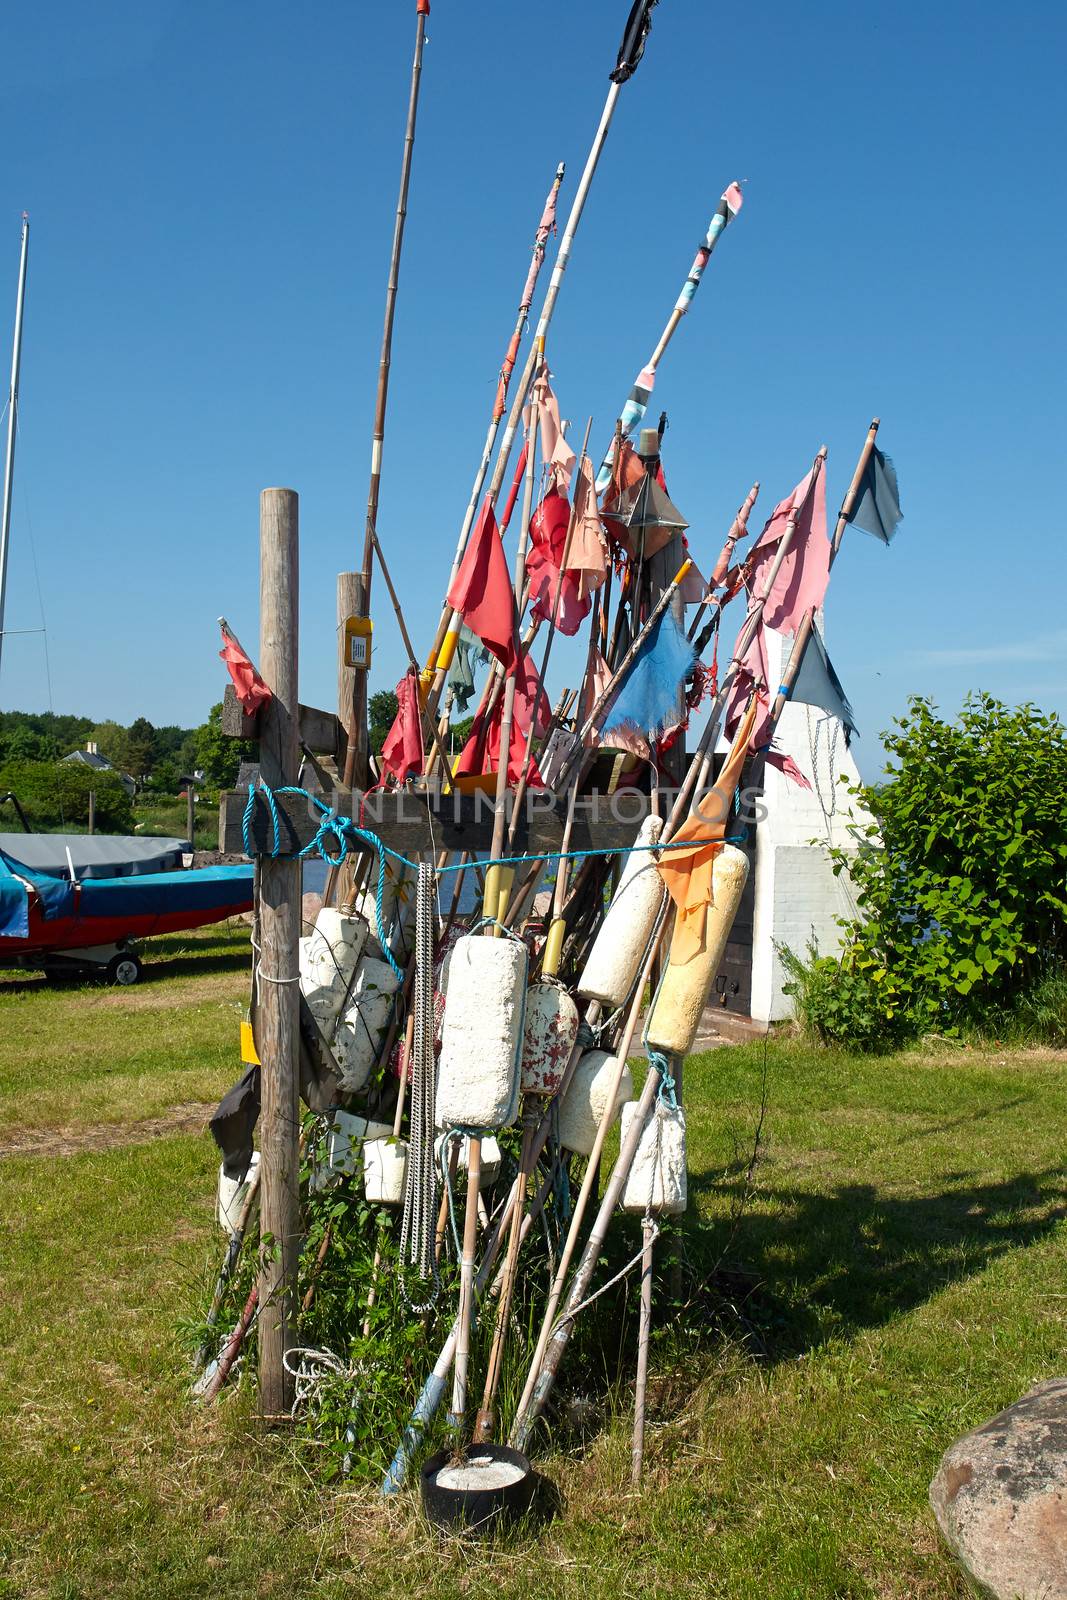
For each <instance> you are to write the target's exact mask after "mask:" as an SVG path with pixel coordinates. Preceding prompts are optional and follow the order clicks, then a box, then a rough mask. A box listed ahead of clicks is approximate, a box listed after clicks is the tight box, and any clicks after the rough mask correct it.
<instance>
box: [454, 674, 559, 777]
mask: <svg viewBox="0 0 1067 1600" xmlns="http://www.w3.org/2000/svg"><path fill="white" fill-rule="evenodd" d="M503 715H504V696H503V694H501V695H499V696H498V697H497V702H496V705H495V706H494V707H493V712H492V715H491V716H488V717H486V716H484V715H482V716H477V717H475V719H474V725H473V727H472V728H471V732H470V738H469V739H468V740H467V742H466V744H465V745H464V746H463V750H462V752H461V753H460V758H459V761H458V762H457V764H456V776H457V777H466V776H469V775H472V774H476V773H482V772H495V771H499V768H500V724H501V722H502V720H503ZM535 715H536V717H537V728H536V730H535V737H536V736H537V735H539V734H542V733H543V732H544V731H545V729H546V728H547V727H548V724H549V719H550V718H551V715H552V708H551V706H550V705H549V703H548V696H547V695H546V694H545V692H544V690H543V689H542V688H541V687H540V685H539V684H538V681H537V672H536V670H535V668H534V666H533V664H532V663H531V662H530V661H529V660H528V658H526V657H523V659H522V661H521V663H520V666H519V670H518V673H517V675H516V679H515V706H514V710H513V711H512V716H511V741H510V745H511V748H510V750H509V751H508V783H509V784H512V785H514V784H516V783H518V781H519V774H520V772H521V771H522V764H523V760H524V758H525V755H526V740H527V737H528V735H529V732H530V722H531V719H532V718H533V717H534V716H535ZM526 784H527V787H528V788H530V789H543V788H544V780H543V779H542V777H541V774H540V772H539V771H538V768H537V762H536V761H535V760H534V759H533V758H532V757H531V760H530V766H529V769H528V771H527V774H526Z"/></svg>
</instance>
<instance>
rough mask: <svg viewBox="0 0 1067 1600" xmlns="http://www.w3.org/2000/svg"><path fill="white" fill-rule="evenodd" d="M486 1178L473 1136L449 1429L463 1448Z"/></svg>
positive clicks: (476, 1138) (476, 1137)
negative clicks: (476, 1253)
mask: <svg viewBox="0 0 1067 1600" xmlns="http://www.w3.org/2000/svg"><path fill="white" fill-rule="evenodd" d="M481 1174H482V1136H481V1134H480V1133H472V1134H470V1135H469V1138H468V1141H467V1209H466V1211H465V1213H464V1217H463V1257H462V1260H461V1262H460V1270H459V1314H458V1318H457V1321H458V1324H459V1329H458V1334H457V1338H456V1365H455V1371H454V1373H453V1379H452V1410H451V1412H450V1413H449V1418H448V1426H449V1427H450V1428H451V1429H452V1431H453V1433H454V1434H455V1435H456V1445H457V1447H458V1448H461V1447H462V1444H463V1418H464V1414H465V1412H466V1409H467V1378H468V1372H469V1367H470V1353H471V1322H472V1320H473V1317H474V1251H475V1246H476V1244H477V1241H478V1189H479V1185H480V1182H481Z"/></svg>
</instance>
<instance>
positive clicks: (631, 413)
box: [596, 182, 744, 494]
mask: <svg viewBox="0 0 1067 1600" xmlns="http://www.w3.org/2000/svg"><path fill="white" fill-rule="evenodd" d="M743 199H744V196H743V195H742V193H741V185H740V184H739V183H736V182H735V183H731V184H730V186H729V188H728V189H727V190H726V191H725V192H724V194H723V196H722V199H721V200H720V201H719V204H718V207H717V208H716V210H715V213H714V215H713V216H712V219H711V221H710V222H709V223H708V228H707V232H706V234H705V235H704V240H703V243H702V244H701V245H700V247H699V249H698V250H697V253H696V255H695V256H694V258H693V265H692V266H691V267H690V268H689V272H688V274H687V276H686V280H685V282H684V283H683V284H682V288H681V292H680V294H679V295H678V298H677V300H676V301H675V302H674V309H673V310H672V312H671V314H670V316H669V317H668V318H667V325H666V327H665V328H664V330H663V332H662V333H661V334H660V336H659V340H658V341H657V343H656V347H655V349H654V350H653V352H652V354H651V355H650V356H649V358H648V360H647V361H646V362H645V364H644V366H643V367H642V368H641V371H640V372H639V373H638V374H637V377H636V378H635V379H634V384H633V388H632V389H631V390H630V393H629V395H628V397H627V400H626V404H625V405H624V406H623V409H622V419H621V420H622V437H623V438H629V436H630V434H632V433H633V431H634V429H635V428H636V427H637V425H638V423H639V422H640V421H641V420H642V418H643V417H644V415H645V412H646V411H647V410H648V402H649V398H650V396H651V394H652V389H653V386H654V384H655V382H656V370H657V368H658V367H659V364H660V362H661V361H662V360H663V356H664V354H665V352H666V349H667V346H668V345H669V344H670V342H671V340H672V339H673V338H674V335H675V333H676V332H677V330H678V325H679V323H680V322H681V320H682V318H683V317H684V316H685V314H686V312H687V311H688V310H689V307H690V306H691V305H692V303H693V297H694V295H695V294H696V292H697V290H698V289H699V288H700V280H701V278H702V277H703V276H704V268H705V267H706V266H707V264H708V262H709V261H710V260H711V256H712V251H713V250H714V249H715V246H716V245H717V244H718V242H719V238H720V235H721V234H723V233H724V232H725V230H726V228H727V227H728V226H729V224H730V223H731V222H732V221H733V219H734V217H736V216H737V213H738V212H739V211H740V209H741V205H742V201H743ZM616 437H617V436H616ZM616 448H617V446H616V443H615V440H613V441H612V444H611V446H610V447H609V449H608V453H607V455H606V456H605V457H604V459H603V461H602V462H601V464H600V471H599V472H598V473H597V476H596V487H597V493H598V494H602V493H603V491H604V490H605V489H606V488H607V486H608V484H609V483H610V482H611V469H612V466H613V464H614V461H615V450H616Z"/></svg>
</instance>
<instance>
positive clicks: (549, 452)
mask: <svg viewBox="0 0 1067 1600" xmlns="http://www.w3.org/2000/svg"><path fill="white" fill-rule="evenodd" d="M550 377H551V374H550V372H549V370H548V368H547V367H545V366H543V367H542V368H541V373H540V376H539V377H538V378H537V380H536V384H535V387H536V390H537V401H538V411H537V417H538V422H539V424H540V428H541V456H542V458H543V460H544V462H545V465H546V466H547V467H548V469H549V471H550V472H551V474H552V478H553V481H554V482H555V485H556V488H557V489H559V490H560V492H561V493H562V494H569V493H570V487H571V478H572V476H573V474H574V463H575V462H576V461H577V459H578V458H577V456H576V455H575V453H574V451H573V450H572V449H571V447H570V445H569V444H568V443H567V441H566V439H565V438H564V436H563V424H562V422H561V421H560V417H559V401H558V400H557V399H556V397H555V395H554V394H553V393H552V385H551V384H550V383H549V378H550ZM530 410H531V408H530V406H527V407H526V408H525V410H524V413H523V414H524V416H525V418H526V427H527V429H529V426H530Z"/></svg>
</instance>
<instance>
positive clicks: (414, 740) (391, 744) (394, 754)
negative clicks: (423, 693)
mask: <svg viewBox="0 0 1067 1600" xmlns="http://www.w3.org/2000/svg"><path fill="white" fill-rule="evenodd" d="M396 700H397V713H396V717H395V718H394V720H393V726H392V727H391V728H390V729H389V732H388V733H387V734H386V736H385V743H384V744H383V745H382V755H381V762H380V766H381V772H382V777H383V778H386V777H393V778H395V779H396V781H397V783H403V781H404V779H405V778H410V777H413V776H414V775H415V774H416V773H420V772H422V771H423V769H424V767H425V759H424V754H423V748H422V712H421V708H420V706H419V680H418V677H417V675H416V673H415V669H414V668H413V667H410V668H409V669H408V671H407V672H406V673H405V674H404V676H403V677H402V678H401V680H400V682H399V683H398V684H397V686H396Z"/></svg>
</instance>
